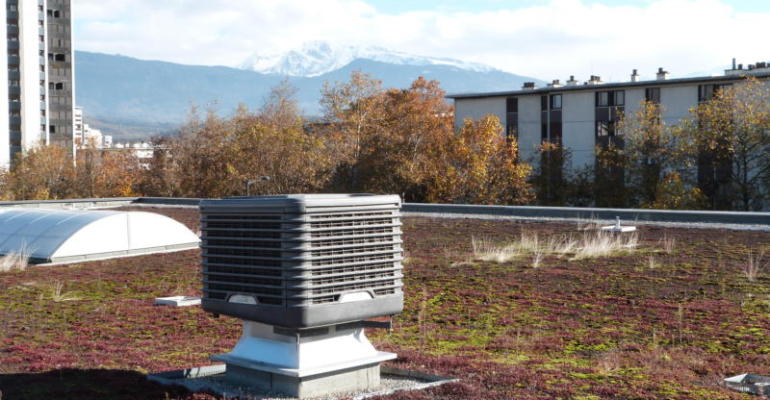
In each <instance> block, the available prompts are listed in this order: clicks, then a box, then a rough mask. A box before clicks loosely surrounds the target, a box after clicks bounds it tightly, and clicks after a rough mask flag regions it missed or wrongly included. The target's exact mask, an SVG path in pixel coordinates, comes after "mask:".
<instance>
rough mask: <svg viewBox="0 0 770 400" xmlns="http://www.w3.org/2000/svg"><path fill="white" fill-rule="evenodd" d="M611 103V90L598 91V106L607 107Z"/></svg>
mask: <svg viewBox="0 0 770 400" xmlns="http://www.w3.org/2000/svg"><path fill="white" fill-rule="evenodd" d="M609 105H610V92H598V93H596V106H597V107H607V106H609Z"/></svg>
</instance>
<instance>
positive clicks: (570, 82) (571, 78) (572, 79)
mask: <svg viewBox="0 0 770 400" xmlns="http://www.w3.org/2000/svg"><path fill="white" fill-rule="evenodd" d="M577 84H578V81H576V80H575V75H570V76H569V80H568V81H567V86H577Z"/></svg>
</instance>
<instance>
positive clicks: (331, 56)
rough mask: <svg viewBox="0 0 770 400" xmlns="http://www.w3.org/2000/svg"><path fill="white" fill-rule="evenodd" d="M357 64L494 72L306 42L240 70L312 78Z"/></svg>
mask: <svg viewBox="0 0 770 400" xmlns="http://www.w3.org/2000/svg"><path fill="white" fill-rule="evenodd" d="M355 60H372V61H378V62H383V63H387V64H396V65H413V66H430V65H442V66H449V67H455V68H458V69H462V70H466V71H473V72H490V71H494V70H495V69H494V68H492V67H489V66H486V65H483V64H478V63H470V62H465V61H460V60H454V59H451V58H440V57H425V56H417V55H413V54H408V53H404V52H399V51H392V50H388V49H385V48H382V47H377V46H365V47H364V46H352V45H341V44H332V43H329V42H324V41H313V42H307V43H305V44H303V45H302V47H301V48H299V49H296V50H291V51H288V52H286V53H282V54H273V55H262V54H256V55H254V56H251V57H249V59H248V60H246V61H245V62H244V63H243V64H242V65H241V68H242V69H246V70H252V71H256V72H260V73H263V74H276V75H288V76H295V77H308V78H309V77H316V76H320V75H323V74H326V73H329V72H332V71H336V70H339V69H341V68H343V67H345V66H346V65H349V64H350V63H352V62H353V61H355Z"/></svg>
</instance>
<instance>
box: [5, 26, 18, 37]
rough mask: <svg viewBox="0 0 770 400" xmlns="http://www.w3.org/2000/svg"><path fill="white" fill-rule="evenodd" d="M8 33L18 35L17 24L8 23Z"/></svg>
mask: <svg viewBox="0 0 770 400" xmlns="http://www.w3.org/2000/svg"><path fill="white" fill-rule="evenodd" d="M8 34H9V35H18V34H19V26H18V25H8Z"/></svg>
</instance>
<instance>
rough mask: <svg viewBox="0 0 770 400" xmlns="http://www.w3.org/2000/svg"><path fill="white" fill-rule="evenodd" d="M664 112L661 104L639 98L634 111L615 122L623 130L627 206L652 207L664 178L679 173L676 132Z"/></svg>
mask: <svg viewBox="0 0 770 400" xmlns="http://www.w3.org/2000/svg"><path fill="white" fill-rule="evenodd" d="M663 111H664V110H663V106H661V105H660V104H656V103H652V102H648V101H642V102H641V103H640V104H639V108H638V109H637V110H636V111H635V112H634V113H633V114H631V115H626V116H624V118H623V119H622V120H621V121H620V122H619V124H618V130H619V131H620V132H622V133H623V149H622V151H623V154H624V156H625V157H624V161H625V171H624V172H625V173H624V175H625V186H626V188H627V191H628V193H627V194H628V205H629V206H632V207H652V206H653V205H654V204H656V202H657V200H658V199H657V194H658V192H659V186H660V185H661V184H662V183H663V180H664V178H665V177H667V176H669V177H672V176H673V175H671V174H678V173H679V172H678V171H679V170H680V167H681V165H680V163H679V157H678V154H679V152H678V150H677V143H676V135H674V134H673V132H672V129H671V127H669V126H668V125H667V124H666V122H665V121H664V120H663V119H662V117H661V116H662V113H663ZM670 182H671V181H670V179H669V183H670Z"/></svg>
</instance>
